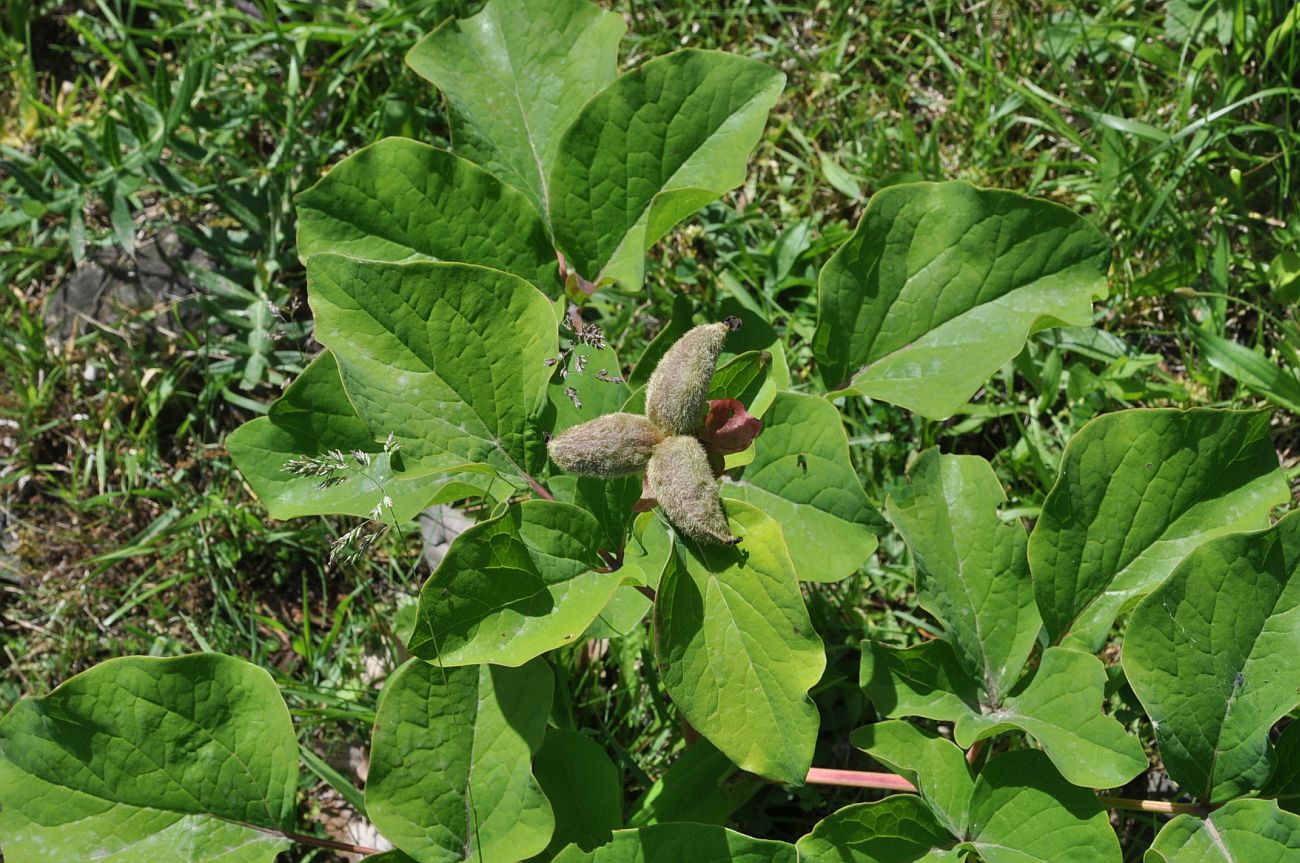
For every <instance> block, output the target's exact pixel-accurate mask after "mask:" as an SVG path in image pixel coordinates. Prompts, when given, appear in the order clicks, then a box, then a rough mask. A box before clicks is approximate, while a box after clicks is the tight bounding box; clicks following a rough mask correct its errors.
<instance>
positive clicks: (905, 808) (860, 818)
mask: <svg viewBox="0 0 1300 863" xmlns="http://www.w3.org/2000/svg"><path fill="white" fill-rule="evenodd" d="M958 757H960V756H958ZM956 841H957V840H955V839H954V838H953V837H952V836H951V835H949V833H948V830H947V829H945V827H944V825H942V824H940V823H939V821H938V819H936V818H935V817H934V813H933V812H931V811H930V808H929V807H928V806H926V805H925V802H924V801H922V800H921V798H920V797H917V796H916V795H915V794H897V795H894V796H893V797H886V798H885V799H884V800H877V801H876V802H874V803H857V804H854V805H852V806H845V807H844V808H843V809H840V810H837V811H836V812H832V813H831V814H830V815H827V816H826V817H825V818H823V819H822V820H821V821H818V822H817V824H816V825H815V826H814V827H813V829H812V832H810V833H808V835H806V836H804V837H803V838H801V839H800V840H799V842H798V843H797V845H796V847H797V848H798V850H799V863H947V861H951V863H957V861H958V860H960V851H959V850H958V849H955V848H954V847H953V846H954V845H955V844H956Z"/></svg>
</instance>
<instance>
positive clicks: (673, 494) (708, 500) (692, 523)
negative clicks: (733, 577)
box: [645, 435, 740, 545]
mask: <svg viewBox="0 0 1300 863" xmlns="http://www.w3.org/2000/svg"><path fill="white" fill-rule="evenodd" d="M645 478H646V484H647V485H648V486H649V487H650V494H651V496H653V497H654V499H655V500H656V501H658V502H659V506H660V508H661V509H663V511H664V515H666V516H668V520H669V521H671V522H672V523H673V527H675V528H677V529H678V530H679V531H681V532H682V533H683V534H685V535H686V536H688V537H690V538H691V539H694V540H697V541H699V542H718V543H722V544H724V545H735V544H736V543H738V542H740V540H739V539H737V538H736V537H734V536H732V535H731V529H730V528H728V527H727V516H726V515H725V514H723V512H722V500H721V499H720V498H719V497H718V481H717V480H716V479H714V478H713V471H712V470H711V469H710V468H709V457H708V456H707V455H706V454H705V452H704V446H703V445H702V444H701V443H700V442H699V441H698V440H696V439H695V438H693V437H691V436H690V435H677V436H676V437H670V438H666V439H665V440H664V441H663V443H661V444H659V445H658V446H657V447H655V450H654V455H652V456H650V463H649V464H648V465H646V470H645Z"/></svg>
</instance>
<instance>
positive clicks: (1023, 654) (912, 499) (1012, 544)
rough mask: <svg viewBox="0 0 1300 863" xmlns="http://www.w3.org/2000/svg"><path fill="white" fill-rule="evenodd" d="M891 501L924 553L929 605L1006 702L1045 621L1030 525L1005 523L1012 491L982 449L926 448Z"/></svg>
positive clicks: (992, 697) (906, 534) (898, 523)
mask: <svg viewBox="0 0 1300 863" xmlns="http://www.w3.org/2000/svg"><path fill="white" fill-rule="evenodd" d="M907 475H908V480H909V482H908V484H907V485H905V486H902V487H901V488H899V489H897V490H896V491H895V492H894V494H893V495H892V496H891V497H890V499H889V501H888V502H887V503H886V511H887V512H888V514H889V519H890V521H892V522H893V523H894V526H895V527H896V528H898V532H899V533H900V534H902V537H903V539H904V541H905V542H906V543H907V546H908V548H909V549H911V551H912V556H913V558H914V560H915V562H916V571H917V582H918V584H917V591H918V594H919V601H920V604H921V607H922V608H924V609H925V610H926V611H928V612H930V613H931V614H932V615H934V616H935V618H937V619H938V620H939V622H940V623H942V624H943V627H944V629H945V630H946V631H947V635H948V640H949V641H950V642H951V644H952V646H953V651H954V653H955V654H956V656H957V661H958V662H960V663H961V665H962V668H964V669H965V671H966V674H967V675H968V676H970V677H971V678H972V679H974V680H976V681H978V682H979V685H980V688H981V690H982V691H983V693H984V697H983V702H984V703H985V704H987V705H992V706H996V705H998V704H999V703H1000V702H1001V700H1002V698H1003V696H1004V695H1005V694H1006V691H1007V690H1008V689H1010V688H1011V686H1012V684H1014V683H1015V681H1016V679H1017V678H1019V676H1020V672H1021V670H1022V669H1023V668H1024V665H1025V660H1026V659H1028V658H1029V651H1030V650H1032V649H1033V646H1034V642H1035V641H1036V640H1037V638H1038V630H1039V629H1040V628H1041V626H1042V624H1041V621H1040V619H1039V617H1038V609H1037V608H1035V607H1034V588H1033V583H1032V582H1031V581H1030V578H1029V564H1028V561H1027V560H1026V558H1025V545H1026V536H1025V529H1024V527H1023V526H1021V524H1020V523H1019V522H1018V521H1011V522H1004V521H1002V519H1001V518H999V517H998V507H1000V506H1001V505H1002V504H1003V503H1005V502H1006V495H1005V494H1004V493H1003V491H1002V486H1001V485H1000V484H999V483H998V479H997V476H996V475H995V474H994V473H993V468H992V467H991V466H990V465H989V463H988V462H987V461H985V460H984V459H982V458H980V457H979V456H956V455H940V454H939V450H938V449H937V448H932V449H928V450H926V451H925V452H923V453H921V455H920V456H918V457H917V459H916V461H914V462H913V463H912V466H911V467H910V468H909V469H908V472H907Z"/></svg>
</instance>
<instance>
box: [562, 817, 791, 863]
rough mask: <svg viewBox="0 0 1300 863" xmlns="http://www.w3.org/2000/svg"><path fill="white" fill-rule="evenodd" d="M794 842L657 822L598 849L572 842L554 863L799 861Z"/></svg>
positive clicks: (622, 834)
mask: <svg viewBox="0 0 1300 863" xmlns="http://www.w3.org/2000/svg"><path fill="white" fill-rule="evenodd" d="M798 859H799V858H798V856H797V855H796V854H795V849H794V846H793V845H790V844H788V843H785V842H773V841H771V840H769V839H754V838H752V837H750V836H745V835H743V834H741V833H736V832H735V831H733V830H728V829H726V828H725V827H715V826H713V825H710V824H686V823H683V824H676V823H674V824H654V825H652V826H649V827H640V828H637V829H636V830H616V831H615V832H614V841H613V842H610V843H609V844H608V845H602V846H601V847H600V848H597V849H596V850H594V851H582V850H580V849H578V848H577V847H575V846H573V845H570V846H569V847H568V848H566V849H564V850H563V851H561V852H560V854H559V855H558V856H557V857H556V858H555V860H554V863H681V861H684V860H689V861H691V863H797V861H798Z"/></svg>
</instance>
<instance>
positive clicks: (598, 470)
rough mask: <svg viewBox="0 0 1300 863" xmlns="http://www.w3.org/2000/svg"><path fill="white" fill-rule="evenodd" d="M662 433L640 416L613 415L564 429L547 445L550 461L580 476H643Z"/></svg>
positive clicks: (661, 437)
mask: <svg viewBox="0 0 1300 863" xmlns="http://www.w3.org/2000/svg"><path fill="white" fill-rule="evenodd" d="M663 437H664V436H663V433H662V432H660V431H659V429H657V428H655V427H654V425H653V424H652V423H651V422H650V420H648V419H646V418H645V417H643V416H641V415H639V414H626V413H614V414H605V415H604V416H599V417H596V418H595V419H594V420H588V421H587V422H585V423H583V424H582V425H577V426H574V427H573V428H568V429H565V430H564V431H562V432H560V433H559V434H557V435H556V436H555V437H553V438H551V442H550V443H549V444H547V445H546V449H547V451H548V452H549V453H550V454H551V460H552V461H554V462H555V463H556V464H557V465H559V466H560V467H561V468H562V469H563V470H566V471H568V472H569V473H576V474H578V475H579V476H596V477H615V476H627V475H628V474H633V473H640V472H641V471H643V470H645V467H646V462H648V461H650V454H651V452H653V451H654V448H655V444H657V443H659V442H660V441H661V440H663Z"/></svg>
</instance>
